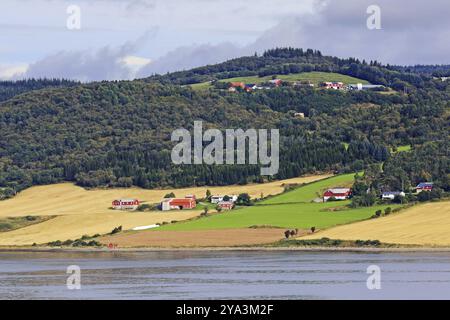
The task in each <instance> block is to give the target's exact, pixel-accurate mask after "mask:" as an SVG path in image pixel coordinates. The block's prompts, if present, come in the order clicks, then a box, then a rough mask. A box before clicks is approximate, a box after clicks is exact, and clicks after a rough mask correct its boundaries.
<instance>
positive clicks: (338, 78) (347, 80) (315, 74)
mask: <svg viewBox="0 0 450 320" xmlns="http://www.w3.org/2000/svg"><path fill="white" fill-rule="evenodd" d="M277 78H278V79H281V80H283V81H287V82H293V81H310V82H311V83H313V84H314V85H316V86H317V85H319V83H321V82H325V81H335V82H343V83H344V84H351V83H362V84H368V83H369V82H367V81H366V80H361V79H358V78H354V77H350V76H346V75H343V74H339V73H333V72H319V71H312V72H302V73H294V74H288V75H279V76H277ZM271 79H272V76H266V77H258V76H251V77H236V78H228V79H221V80H219V82H244V83H262V82H267V81H269V80H271ZM210 86H211V83H210V82H202V83H196V84H192V85H191V87H192V88H193V89H207V88H209V87H210Z"/></svg>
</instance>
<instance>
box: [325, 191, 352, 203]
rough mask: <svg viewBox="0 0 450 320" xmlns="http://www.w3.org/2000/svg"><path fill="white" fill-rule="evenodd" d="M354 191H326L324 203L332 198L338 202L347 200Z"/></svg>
mask: <svg viewBox="0 0 450 320" xmlns="http://www.w3.org/2000/svg"><path fill="white" fill-rule="evenodd" d="M351 194H352V190H351V189H350V188H332V189H328V190H327V191H325V193H324V194H323V201H324V202H325V201H328V200H329V199H330V198H334V199H336V200H345V199H348V198H349V197H350V195H351Z"/></svg>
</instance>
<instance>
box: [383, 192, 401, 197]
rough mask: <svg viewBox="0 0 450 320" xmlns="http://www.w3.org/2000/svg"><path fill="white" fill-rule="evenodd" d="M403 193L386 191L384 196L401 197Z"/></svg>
mask: <svg viewBox="0 0 450 320" xmlns="http://www.w3.org/2000/svg"><path fill="white" fill-rule="evenodd" d="M402 193H403V191H385V192H383V193H382V195H384V196H388V195H394V196H396V195H399V194H402Z"/></svg>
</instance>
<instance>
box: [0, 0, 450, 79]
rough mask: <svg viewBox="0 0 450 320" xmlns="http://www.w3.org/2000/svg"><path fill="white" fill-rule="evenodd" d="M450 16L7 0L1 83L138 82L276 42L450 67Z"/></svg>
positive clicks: (232, 4)
mask: <svg viewBox="0 0 450 320" xmlns="http://www.w3.org/2000/svg"><path fill="white" fill-rule="evenodd" d="M73 5H75V6H77V7H78V8H79V9H80V20H79V22H80V24H79V25H80V29H69V28H68V27H67V23H68V21H69V24H70V23H72V24H71V25H74V24H73V22H74V21H75V20H73V19H77V15H76V13H74V11H71V10H69V12H68V8H70V7H71V6H73ZM370 5H377V6H378V7H379V8H380V10H381V11H380V13H381V29H369V28H368V27H367V19H368V18H369V16H370V13H367V8H368V7H369V6H370ZM449 16H450V1H449V0H429V1H424V0H258V1H240V0H238V1H228V0H189V1H187V0H70V1H69V0H68V1H66V0H1V1H0V79H21V78H29V77H56V78H70V79H78V80H81V81H96V80H117V79H133V78H136V77H145V76H148V75H151V74H154V73H165V72H168V71H175V70H183V69H188V68H192V67H195V66H200V65H205V64H211V63H216V62H220V61H224V60H226V59H229V58H233V57H238V56H242V55H250V54H253V53H254V52H258V53H261V52H263V51H264V50H265V49H268V48H272V47H276V46H295V47H303V48H314V49H320V50H321V51H322V52H323V53H324V54H329V55H337V56H340V57H349V56H353V57H358V58H361V59H366V60H373V59H376V60H378V61H381V62H384V63H390V64H401V65H409V64H450V41H449V39H450V19H449V18H448V17H449Z"/></svg>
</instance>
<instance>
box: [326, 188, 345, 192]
mask: <svg viewBox="0 0 450 320" xmlns="http://www.w3.org/2000/svg"><path fill="white" fill-rule="evenodd" d="M327 191H329V192H331V193H348V192H350V188H331V189H328V190H327Z"/></svg>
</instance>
